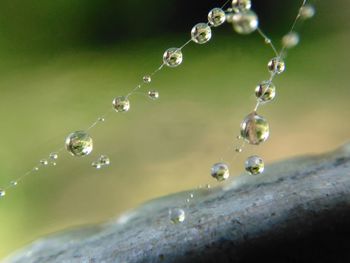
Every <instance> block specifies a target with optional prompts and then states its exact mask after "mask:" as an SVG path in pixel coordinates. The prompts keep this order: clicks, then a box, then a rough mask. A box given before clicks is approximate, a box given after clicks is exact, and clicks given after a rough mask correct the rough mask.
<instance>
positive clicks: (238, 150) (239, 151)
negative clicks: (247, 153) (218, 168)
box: [235, 148, 243, 153]
mask: <svg viewBox="0 0 350 263" xmlns="http://www.w3.org/2000/svg"><path fill="white" fill-rule="evenodd" d="M235 151H236V152H237V153H241V152H243V149H242V148H236V149H235Z"/></svg>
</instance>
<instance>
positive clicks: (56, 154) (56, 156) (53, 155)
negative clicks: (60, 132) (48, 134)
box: [49, 153, 58, 160]
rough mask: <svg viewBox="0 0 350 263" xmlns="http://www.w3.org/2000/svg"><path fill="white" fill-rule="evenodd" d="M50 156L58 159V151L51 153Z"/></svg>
mask: <svg viewBox="0 0 350 263" xmlns="http://www.w3.org/2000/svg"><path fill="white" fill-rule="evenodd" d="M49 158H50V159H51V160H57V159H58V153H50V155H49Z"/></svg>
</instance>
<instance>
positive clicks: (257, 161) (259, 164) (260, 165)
mask: <svg viewBox="0 0 350 263" xmlns="http://www.w3.org/2000/svg"><path fill="white" fill-rule="evenodd" d="M245 169H246V171H247V172H248V173H249V174H251V175H258V174H261V173H263V172H264V169H265V164H264V161H263V160H262V159H261V158H260V157H259V156H256V155H254V156H250V157H249V158H248V159H247V160H246V162H245Z"/></svg>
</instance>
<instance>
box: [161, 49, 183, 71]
mask: <svg viewBox="0 0 350 263" xmlns="http://www.w3.org/2000/svg"><path fill="white" fill-rule="evenodd" d="M182 60H183V55H182V51H181V49H179V48H175V47H173V48H169V49H168V50H166V51H165V52H164V55H163V62H164V64H165V65H167V66H168V67H171V68H175V67H177V66H179V65H180V64H181V63H182Z"/></svg>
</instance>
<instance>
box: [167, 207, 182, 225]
mask: <svg viewBox="0 0 350 263" xmlns="http://www.w3.org/2000/svg"><path fill="white" fill-rule="evenodd" d="M185 218H186V216H185V211H184V210H183V209H181V208H173V209H170V210H169V219H170V221H171V222H172V223H173V224H178V223H182V222H184V221H185Z"/></svg>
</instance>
